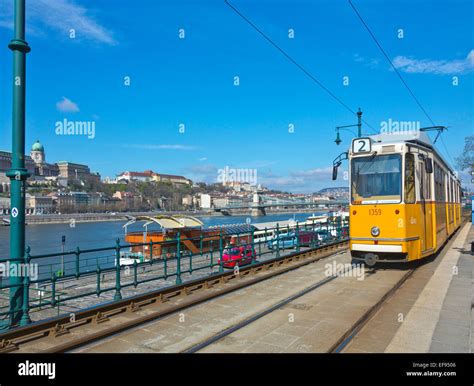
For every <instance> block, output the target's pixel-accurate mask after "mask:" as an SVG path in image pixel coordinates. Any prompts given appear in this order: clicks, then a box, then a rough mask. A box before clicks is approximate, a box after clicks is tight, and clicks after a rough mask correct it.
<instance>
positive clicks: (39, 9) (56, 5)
mask: <svg viewBox="0 0 474 386" xmlns="http://www.w3.org/2000/svg"><path fill="white" fill-rule="evenodd" d="M5 3H6V4H4V6H2V8H1V10H0V27H4V28H9V29H12V28H13V22H12V20H13V1H8V2H5ZM26 17H27V23H26V25H27V33H32V34H35V35H43V34H44V33H43V29H45V28H46V29H52V30H55V31H59V32H60V33H61V34H62V35H63V36H64V37H69V34H70V30H71V29H74V30H75V35H76V39H77V40H82V39H86V40H92V41H96V42H99V43H105V44H109V45H116V44H118V43H117V41H116V40H115V39H114V38H113V34H112V32H111V31H110V30H108V29H106V28H105V27H103V26H101V25H100V24H99V23H98V22H97V21H96V20H95V19H94V17H92V16H91V15H90V12H89V11H88V10H87V9H86V8H85V7H82V6H80V5H78V4H76V3H75V2H74V1H73V0H28V1H27V2H26Z"/></svg>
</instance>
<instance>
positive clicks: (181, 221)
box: [123, 214, 203, 229]
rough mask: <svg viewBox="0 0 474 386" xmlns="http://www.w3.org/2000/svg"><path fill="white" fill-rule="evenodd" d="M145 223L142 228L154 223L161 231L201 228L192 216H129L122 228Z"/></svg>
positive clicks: (199, 221) (199, 222) (200, 222)
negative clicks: (139, 222)
mask: <svg viewBox="0 0 474 386" xmlns="http://www.w3.org/2000/svg"><path fill="white" fill-rule="evenodd" d="M137 221H145V224H144V225H143V226H147V225H149V224H152V223H155V224H158V225H160V226H161V227H162V228H163V229H178V228H196V227H202V225H203V222H202V221H201V220H198V219H197V218H195V217H192V216H186V215H173V216H169V215H164V214H163V215H157V216H137V217H132V216H129V220H128V222H127V223H125V224H124V225H123V227H124V228H125V227H128V226H129V225H131V224H133V223H135V222H137Z"/></svg>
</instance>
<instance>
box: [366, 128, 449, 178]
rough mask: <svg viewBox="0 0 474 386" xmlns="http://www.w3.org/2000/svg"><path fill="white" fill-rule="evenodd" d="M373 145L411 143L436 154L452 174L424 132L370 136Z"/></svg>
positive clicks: (447, 164)
mask: <svg viewBox="0 0 474 386" xmlns="http://www.w3.org/2000/svg"><path fill="white" fill-rule="evenodd" d="M369 138H370V139H371V140H372V141H373V142H375V143H401V142H404V143H406V142H408V143H413V144H416V145H421V146H424V147H427V148H429V149H431V150H433V151H434V152H435V153H436V156H437V157H438V158H439V159H441V161H442V162H443V163H444V165H445V166H446V167H447V168H448V170H449V171H450V172H451V173H454V172H453V168H452V167H451V166H450V164H449V162H448V161H446V159H444V157H443V156H442V155H441V153H440V152H439V151H438V149H437V148H436V147H435V145H434V143H433V141H432V140H431V138H430V136H429V135H428V134H427V133H425V132H424V131H421V132H416V133H407V134H399V133H397V134H388V133H387V134H376V135H371V136H370V137H369Z"/></svg>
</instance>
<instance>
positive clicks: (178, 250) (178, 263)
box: [176, 232, 182, 285]
mask: <svg viewBox="0 0 474 386" xmlns="http://www.w3.org/2000/svg"><path fill="white" fill-rule="evenodd" d="M176 255H177V256H176V285H179V284H181V283H182V281H181V233H180V232H178V234H177V237H176Z"/></svg>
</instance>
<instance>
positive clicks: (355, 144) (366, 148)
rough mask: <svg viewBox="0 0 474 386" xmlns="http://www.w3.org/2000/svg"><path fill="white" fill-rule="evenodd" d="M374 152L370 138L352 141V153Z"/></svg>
mask: <svg viewBox="0 0 474 386" xmlns="http://www.w3.org/2000/svg"><path fill="white" fill-rule="evenodd" d="M371 151H372V142H371V141H370V138H366V137H361V138H354V139H353V140H352V153H370V152H371Z"/></svg>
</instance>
